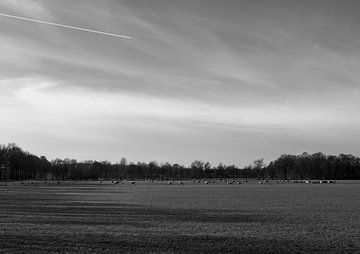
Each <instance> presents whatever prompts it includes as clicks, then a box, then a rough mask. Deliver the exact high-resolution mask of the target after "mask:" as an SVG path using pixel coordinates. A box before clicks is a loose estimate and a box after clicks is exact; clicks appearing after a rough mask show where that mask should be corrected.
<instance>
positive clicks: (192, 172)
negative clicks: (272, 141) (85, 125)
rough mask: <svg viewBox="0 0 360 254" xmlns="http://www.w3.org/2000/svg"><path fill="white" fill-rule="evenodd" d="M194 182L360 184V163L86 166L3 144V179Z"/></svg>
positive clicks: (305, 159)
mask: <svg viewBox="0 0 360 254" xmlns="http://www.w3.org/2000/svg"><path fill="white" fill-rule="evenodd" d="M193 178H197V179H200V178H258V179H284V180H286V179H289V180H290V179H337V180H340V179H360V158H358V157H355V156H353V155H351V154H340V155H338V156H335V155H325V154H323V153H315V154H308V153H303V154H301V155H288V154H284V155H281V156H280V157H279V158H277V159H276V160H274V161H272V162H270V163H269V165H267V166H265V165H264V161H263V159H257V160H255V161H254V163H253V165H249V166H247V167H243V168H240V167H237V166H235V165H224V164H221V163H220V164H219V165H217V166H212V165H211V164H210V163H209V162H203V161H199V160H196V161H194V162H192V163H191V164H190V165H189V166H184V165H180V164H176V163H175V164H170V163H167V162H166V163H161V164H159V163H157V162H155V161H152V162H149V163H145V162H137V163H133V162H130V163H128V162H127V160H126V159H125V158H122V159H121V160H120V162H119V163H110V162H107V161H81V162H78V161H76V160H73V159H55V160H52V161H48V160H47V159H46V157H44V156H41V157H38V156H36V155H33V154H30V153H29V152H25V151H23V150H22V149H21V148H20V147H18V146H17V145H15V144H8V145H0V180H2V181H4V180H10V181H11V180H25V179H42V180H86V179H93V180H97V179H119V180H120V179H160V180H168V179H193Z"/></svg>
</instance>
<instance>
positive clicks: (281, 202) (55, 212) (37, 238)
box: [0, 182, 360, 253]
mask: <svg viewBox="0 0 360 254" xmlns="http://www.w3.org/2000/svg"><path fill="white" fill-rule="evenodd" d="M0 250H1V251H0V252H2V253H15V252H16V253H49V252H50V253H51V252H54V253H56V252H57V253H59V252H72V253H79V252H80V253H124V252H131V253H134V252H137V253H144V252H153V253H159V252H160V253H161V252H162V253H172V252H181V253H189V252H190V253H191V252H194V253H209V252H217V253H226V252H236V253H240V252H241V253H259V252H260V253H261V252H266V253H309V252H323V253H360V184H357V183H352V184H351V183H337V184H333V185H301V184H286V185H285V184H284V185H274V184H273V185H256V184H242V185H203V184H198V185H195V184H192V183H190V182H189V183H185V185H163V184H154V183H152V184H147V183H142V184H136V185H130V184H123V185H120V184H119V185H110V184H103V185H97V184H68V183H61V184H55V183H48V184H44V183H42V184H40V183H35V184H33V185H20V184H12V185H10V186H7V187H5V186H0Z"/></svg>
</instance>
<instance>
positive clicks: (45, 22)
mask: <svg viewBox="0 0 360 254" xmlns="http://www.w3.org/2000/svg"><path fill="white" fill-rule="evenodd" d="M0 16H3V17H7V18H13V19H20V20H25V21H30V22H35V23H40V24H45V25H50V26H57V27H63V28H68V29H73V30H79V31H84V32H90V33H96V34H102V35H108V36H114V37H119V38H123V39H131V38H132V37H130V36H125V35H121V34H114V33H107V32H102V31H98V30H92V29H87V28H82V27H77V26H68V25H63V24H59V23H53V22H47V21H42V20H37V19H30V18H24V17H20V16H14V15H9V14H5V13H0Z"/></svg>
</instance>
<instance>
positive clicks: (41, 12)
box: [0, 0, 52, 20]
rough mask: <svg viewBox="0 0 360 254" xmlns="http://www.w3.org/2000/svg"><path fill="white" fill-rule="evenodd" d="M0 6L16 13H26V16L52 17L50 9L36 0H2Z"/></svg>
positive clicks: (49, 18)
mask: <svg viewBox="0 0 360 254" xmlns="http://www.w3.org/2000/svg"><path fill="white" fill-rule="evenodd" d="M0 7H1V8H2V9H6V10H9V11H11V12H12V13H15V14H22V15H25V16H26V17H32V18H39V19H40V18H43V19H48V20H51V19H52V15H51V13H50V12H49V11H48V9H47V8H46V7H45V6H44V5H43V4H42V3H41V2H39V1H36V0H2V1H1V2H0Z"/></svg>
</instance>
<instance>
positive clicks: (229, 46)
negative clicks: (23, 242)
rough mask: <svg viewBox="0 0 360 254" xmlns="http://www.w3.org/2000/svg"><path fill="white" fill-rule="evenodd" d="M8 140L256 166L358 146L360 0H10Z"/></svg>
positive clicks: (76, 152)
mask: <svg viewBox="0 0 360 254" xmlns="http://www.w3.org/2000/svg"><path fill="white" fill-rule="evenodd" d="M0 13H5V14H10V15H17V16H21V17H26V18H31V19H38V20H42V21H47V22H53V23H60V24H64V25H71V26H76V27H82V28H86V29H92V30H99V31H103V32H109V33H115V34H121V35H125V36H130V37H132V38H131V39H125V38H116V37H111V36H106V35H100V34H94V33H89V32H83V31H76V30H71V29H65V28H60V27H54V26H50V25H45V24H38V23H34V22H28V21H23V20H17V19H12V18H8V17H3V16H0V143H1V144H7V143H9V142H15V143H16V144H17V145H19V146H20V147H22V148H23V149H24V150H27V151H29V152H31V153H34V154H37V155H45V156H47V158H48V159H55V158H57V157H59V158H66V157H67V158H74V159H77V160H90V159H91V160H108V161H111V162H118V161H120V159H121V158H122V157H126V158H127V159H128V161H134V162H137V161H152V160H156V161H158V162H165V161H168V162H171V163H180V164H185V165H188V164H189V163H191V162H192V161H194V160H203V161H209V162H210V163H212V164H213V165H217V164H218V163H225V164H235V165H238V166H245V165H249V164H251V163H252V162H253V161H254V159H257V158H264V159H265V162H266V163H269V162H270V161H271V160H274V159H276V158H277V157H278V156H280V155H281V154H285V153H286V154H301V153H302V152H308V153H315V152H324V153H326V154H339V153H351V154H354V155H356V156H359V147H360V138H359V137H360V128H359V127H360V117H359V115H358V109H359V108H360V29H359V27H360V18H359V13H360V2H359V1H358V0H344V1H338V0H317V1H313V0H302V1H299V0H263V1H261V0H222V1H218V0H182V1H175V0H102V1H98V0H76V1H74V0H62V1H58V0H1V1H0Z"/></svg>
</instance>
